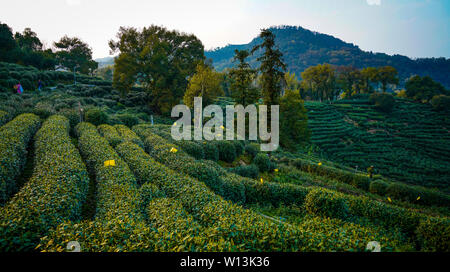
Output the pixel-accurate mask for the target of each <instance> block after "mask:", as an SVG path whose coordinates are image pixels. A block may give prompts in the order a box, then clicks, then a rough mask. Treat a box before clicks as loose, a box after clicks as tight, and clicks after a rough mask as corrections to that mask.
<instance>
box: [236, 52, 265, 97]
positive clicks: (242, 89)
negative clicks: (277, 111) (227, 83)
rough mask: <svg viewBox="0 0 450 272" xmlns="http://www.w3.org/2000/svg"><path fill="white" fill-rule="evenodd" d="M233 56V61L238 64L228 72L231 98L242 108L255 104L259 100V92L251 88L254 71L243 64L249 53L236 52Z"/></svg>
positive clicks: (245, 63) (246, 64)
mask: <svg viewBox="0 0 450 272" xmlns="http://www.w3.org/2000/svg"><path fill="white" fill-rule="evenodd" d="M235 54H236V55H235V57H234V60H235V61H239V64H238V66H237V68H235V69H232V70H231V71H230V76H231V78H232V84H231V89H232V97H233V98H234V100H235V101H236V102H237V103H239V104H241V105H243V106H247V105H250V104H255V103H256V102H257V101H258V99H259V90H258V89H257V88H255V87H254V86H252V82H253V78H254V76H255V71H254V70H253V69H251V68H250V65H249V64H248V63H247V62H245V59H246V58H247V57H248V56H249V55H250V53H249V52H248V51H247V50H242V51H239V50H236V51H235Z"/></svg>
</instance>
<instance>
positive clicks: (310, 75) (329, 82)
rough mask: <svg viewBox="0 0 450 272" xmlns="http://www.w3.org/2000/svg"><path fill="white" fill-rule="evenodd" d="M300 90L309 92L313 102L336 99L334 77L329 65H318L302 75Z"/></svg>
mask: <svg viewBox="0 0 450 272" xmlns="http://www.w3.org/2000/svg"><path fill="white" fill-rule="evenodd" d="M302 79H303V80H302V83H301V84H302V88H303V89H305V90H307V91H309V94H310V95H311V96H312V98H313V99H314V100H331V99H336V97H337V95H338V93H337V91H336V89H337V88H336V76H335V71H334V69H333V67H331V65H330V64H323V65H322V64H319V65H317V66H312V67H309V68H308V69H306V70H305V71H304V72H303V73H302Z"/></svg>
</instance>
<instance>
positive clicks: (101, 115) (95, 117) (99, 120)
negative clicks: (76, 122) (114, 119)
mask: <svg viewBox="0 0 450 272" xmlns="http://www.w3.org/2000/svg"><path fill="white" fill-rule="evenodd" d="M85 120H86V122H88V123H92V124H93V125H95V126H99V125H102V124H108V120H109V116H108V114H106V113H105V112H104V111H103V110H101V109H99V108H91V109H88V110H87V111H86V113H85Z"/></svg>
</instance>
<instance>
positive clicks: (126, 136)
mask: <svg viewBox="0 0 450 272" xmlns="http://www.w3.org/2000/svg"><path fill="white" fill-rule="evenodd" d="M114 128H115V129H116V130H117V132H118V133H119V136H120V138H121V139H122V141H123V142H132V143H135V144H137V145H138V146H140V147H142V148H143V147H144V144H143V143H142V140H141V138H139V136H137V135H136V133H134V131H132V130H131V129H129V128H128V127H127V126H124V125H115V126H114Z"/></svg>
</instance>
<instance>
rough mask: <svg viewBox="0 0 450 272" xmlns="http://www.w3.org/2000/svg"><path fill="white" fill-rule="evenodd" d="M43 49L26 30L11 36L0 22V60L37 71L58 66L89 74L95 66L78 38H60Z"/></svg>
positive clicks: (37, 40)
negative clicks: (51, 45)
mask: <svg viewBox="0 0 450 272" xmlns="http://www.w3.org/2000/svg"><path fill="white" fill-rule="evenodd" d="M53 47H54V48H53V49H52V48H45V46H44V44H43V43H42V41H41V40H40V39H39V38H38V36H37V34H36V33H35V32H33V31H32V30H31V29H30V28H25V29H24V31H23V32H22V33H19V32H16V33H15V34H13V31H12V29H11V28H10V27H9V26H8V25H7V24H2V23H0V61H3V62H9V63H17V64H21V65H30V66H34V67H36V68H38V69H40V70H54V69H55V67H57V66H60V67H63V68H67V69H70V70H71V71H73V70H74V69H76V71H78V72H80V73H83V74H92V72H93V71H94V70H95V69H97V67H98V64H97V63H96V62H95V61H93V60H92V49H91V48H90V47H89V46H88V45H87V44H86V43H84V42H83V41H82V40H80V39H79V38H76V37H74V38H70V37H67V36H64V37H62V38H61V39H60V40H59V41H58V42H55V43H54V44H53Z"/></svg>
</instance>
